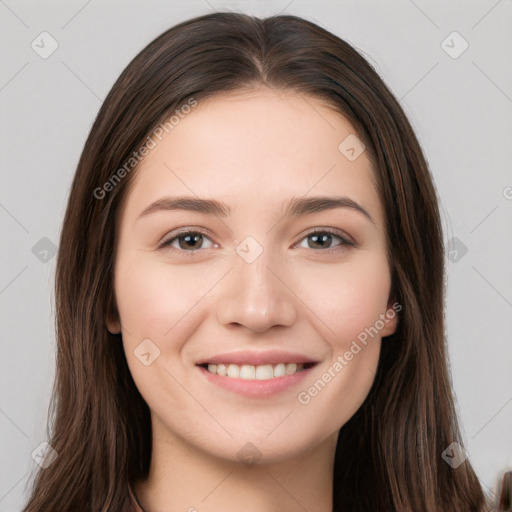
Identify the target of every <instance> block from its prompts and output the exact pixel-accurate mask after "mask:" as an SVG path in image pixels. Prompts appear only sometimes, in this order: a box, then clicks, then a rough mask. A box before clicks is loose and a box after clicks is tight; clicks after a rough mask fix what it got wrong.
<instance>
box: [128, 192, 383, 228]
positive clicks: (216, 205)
mask: <svg viewBox="0 0 512 512" xmlns="http://www.w3.org/2000/svg"><path fill="white" fill-rule="evenodd" d="M334 208H350V209H352V210H354V211H357V212H359V213H362V214H363V215H364V216H365V217H366V218H367V219H368V220H369V221H370V222H372V223H373V224H375V221H374V220H373V219H372V217H371V215H370V214H369V213H368V212H367V211H366V210H365V209H364V208H363V207H362V206H361V205H360V204H359V203H357V202H356V201H354V200H353V199H350V198H349V197H340V196H335V197H327V196H319V197H293V198H291V199H290V201H289V202H288V204H287V205H286V206H285V208H284V216H285V217H298V216H300V215H306V214H308V213H317V212H322V211H325V210H332V209H334ZM172 210H186V211H193V212H198V213H204V214H206V215H215V216H218V217H227V216H228V215H229V214H230V213H231V208H230V207H229V206H228V205H227V204H226V203H224V202H222V201H217V200H215V199H202V198H199V197H187V196H179V197H162V198H161V199H158V200H157V201H155V202H153V203H151V204H150V205H149V206H148V207H147V208H145V209H144V210H143V211H142V213H141V214H140V215H139V217H138V218H137V219H139V218H141V217H144V216H146V215H149V214H151V213H155V212H161V211H172Z"/></svg>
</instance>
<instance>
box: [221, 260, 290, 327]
mask: <svg viewBox="0 0 512 512" xmlns="http://www.w3.org/2000/svg"><path fill="white" fill-rule="evenodd" d="M233 265H234V268H233V269H232V270H231V271H230V272H229V273H228V275H227V276H226V278H225V279H224V280H223V281H222V282H221V283H219V284H220V290H219V296H218V301H217V303H216V312H217V320H218V321H219V323H220V324H222V325H225V326H228V325H234V324H235V325H236V324H238V325H242V326H244V327H246V328H247V329H250V330H251V331H254V332H257V333H262V332H265V331H267V330H268V329H270V328H271V327H274V326H290V325H292V324H293V323H294V322H295V320H296V318H297V306H296V302H295V300H294V298H295V297H294V294H293V291H292V290H291V288H290V285H289V284H288V283H287V279H286V275H284V273H283V272H282V271H280V269H281V266H280V265H278V262H277V261H276V260H272V258H271V257H270V251H263V253H262V254H261V255H260V256H259V257H258V258H257V259H256V260H255V261H252V262H251V263H248V262H247V261H245V260H244V259H243V258H242V257H240V256H238V254H235V255H234V259H233Z"/></svg>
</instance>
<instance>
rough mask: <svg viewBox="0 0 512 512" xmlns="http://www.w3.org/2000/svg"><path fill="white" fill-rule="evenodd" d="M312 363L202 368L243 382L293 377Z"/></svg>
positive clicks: (209, 365)
mask: <svg viewBox="0 0 512 512" xmlns="http://www.w3.org/2000/svg"><path fill="white" fill-rule="evenodd" d="M312 365H313V363H306V364H303V363H279V364H275V365H272V364H262V365H252V364H241V365H238V364H222V363H221V364H205V365H202V366H203V368H205V369H206V370H208V371H209V372H210V373H213V374H215V375H220V376H222V377H228V378H232V379H243V380H270V379H275V378H277V377H284V376H286V375H293V374H294V373H298V372H301V371H304V370H305V369H308V368H310V367H311V366H312Z"/></svg>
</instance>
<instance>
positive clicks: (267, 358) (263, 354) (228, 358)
mask: <svg viewBox="0 0 512 512" xmlns="http://www.w3.org/2000/svg"><path fill="white" fill-rule="evenodd" d="M316 362H317V361H315V360H314V359H312V358H310V357H308V356H305V355H303V354H298V353H295V352H286V351H282V350H265V351H255V350H246V351H241V352H228V353H225V354H217V355H215V356H211V357H208V358H206V359H203V360H201V361H199V362H197V363H196V364H197V365H203V364H236V365H241V364H249V365H253V366H257V365H263V364H279V363H298V364H306V363H316Z"/></svg>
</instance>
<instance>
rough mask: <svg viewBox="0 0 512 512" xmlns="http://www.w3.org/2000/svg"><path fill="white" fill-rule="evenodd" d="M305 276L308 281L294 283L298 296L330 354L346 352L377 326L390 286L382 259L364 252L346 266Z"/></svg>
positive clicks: (318, 268)
mask: <svg viewBox="0 0 512 512" xmlns="http://www.w3.org/2000/svg"><path fill="white" fill-rule="evenodd" d="M305 274H306V275H308V279H300V280H299V281H298V282H297V288H296V289H298V290H300V291H299V293H298V296H299V297H300V298H301V299H302V300H303V302H304V303H305V304H306V305H307V306H308V309H309V310H310V311H311V314H310V318H311V319H312V321H314V322H315V323H316V325H317V326H318V330H319V331H320V332H321V333H322V336H323V338H324V339H325V340H327V341H328V342H329V344H330V346H331V348H332V349H333V351H334V352H339V351H345V350H347V346H350V343H351V341H352V340H355V339H357V337H358V336H359V335H361V336H360V337H361V338H364V334H362V333H365V332H366V333H367V332H368V330H371V328H372V327H373V328H374V327H375V325H376V324H377V327H379V326H381V322H379V318H380V315H382V314H384V313H385V312H386V309H387V304H388V298H389V291H390V285H391V281H390V274H389V269H388V266H387V261H386V260H385V258H383V257H380V255H376V254H371V253H369V252H368V253H366V254H363V255H358V257H357V258H354V259H352V260H347V263H346V264H340V265H323V266H320V265H318V266H316V267H312V268H311V270H310V271H309V270H308V271H307V272H305ZM303 275H304V273H303ZM315 319H316V320H315ZM371 332H372V333H374V331H373V330H372V331H371ZM373 337H375V336H373Z"/></svg>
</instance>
